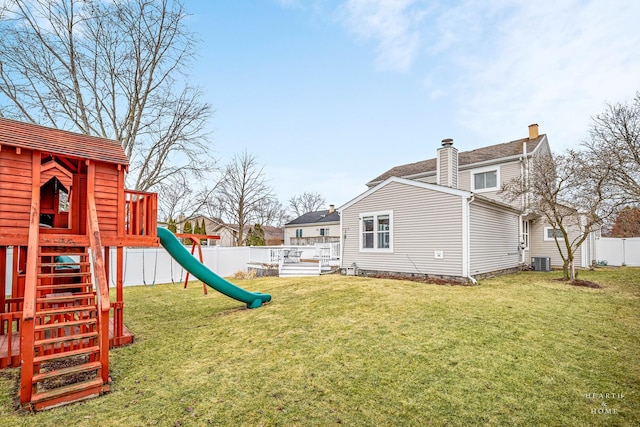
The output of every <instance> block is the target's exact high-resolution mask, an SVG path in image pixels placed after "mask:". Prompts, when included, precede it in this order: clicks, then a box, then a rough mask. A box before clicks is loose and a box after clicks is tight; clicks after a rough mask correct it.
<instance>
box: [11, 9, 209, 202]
mask: <svg viewBox="0 0 640 427" xmlns="http://www.w3.org/2000/svg"><path fill="white" fill-rule="evenodd" d="M1 7H2V11H0V15H2V16H3V17H4V19H2V20H1V21H0V115H1V116H6V117H11V118H15V119H19V120H25V121H29V122H34V123H40V124H44V125H47V126H52V127H55V128H60V129H67V130H72V131H76V132H80V133H84V134H89V135H95V136H100V137H104V138H111V139H116V140H118V141H120V142H121V143H122V146H123V147H124V150H125V152H126V154H127V156H128V157H129V161H130V167H129V173H128V175H127V184H128V185H129V186H133V187H134V188H136V189H138V190H142V191H146V190H150V189H154V188H157V186H158V184H159V183H161V182H163V181H164V180H165V179H167V178H168V177H170V176H174V175H181V176H183V177H184V176H188V175H191V176H201V175H202V173H204V172H206V171H207V170H209V167H210V166H211V165H210V161H209V160H208V159H209V156H208V155H207V154H208V142H207V134H206V132H205V125H206V121H207V120H208V118H209V117H210V115H211V113H212V110H211V107H210V106H209V105H208V104H206V103H204V102H203V101H202V100H201V99H202V93H201V91H200V89H199V88H197V87H193V86H190V85H189V84H187V83H186V80H187V79H186V75H185V71H186V68H187V67H188V66H189V64H190V61H191V60H192V59H193V56H194V52H195V46H196V40H195V38H194V36H193V34H192V33H191V32H190V31H188V29H187V27H186V25H185V19H186V17H187V13H186V11H185V9H184V7H183V5H182V3H181V2H180V1H179V0H175V1H172V0H158V1H148V0H129V1H113V2H112V1H101V0H5V1H4V2H3V5H2V6H1Z"/></svg>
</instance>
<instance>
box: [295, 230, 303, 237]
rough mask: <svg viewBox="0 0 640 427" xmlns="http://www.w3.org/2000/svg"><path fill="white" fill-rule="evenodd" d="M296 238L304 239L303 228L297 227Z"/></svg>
mask: <svg viewBox="0 0 640 427" xmlns="http://www.w3.org/2000/svg"><path fill="white" fill-rule="evenodd" d="M298 232H299V233H298ZM298 234H299V235H298ZM296 239H302V228H296Z"/></svg>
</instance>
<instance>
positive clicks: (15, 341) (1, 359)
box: [0, 319, 134, 369]
mask: <svg viewBox="0 0 640 427" xmlns="http://www.w3.org/2000/svg"><path fill="white" fill-rule="evenodd" d="M133 338H134V337H133V334H132V333H131V331H130V330H129V329H127V327H126V326H123V336H122V337H121V338H120V340H119V341H120V342H119V344H118V345H114V343H113V319H109V348H113V347H119V346H122V345H127V344H131V343H132V342H133ZM9 344H11V362H10V363H9V357H8V355H9ZM19 366H20V334H19V333H15V334H13V336H12V337H11V343H9V339H8V335H0V369H5V368H17V367H19Z"/></svg>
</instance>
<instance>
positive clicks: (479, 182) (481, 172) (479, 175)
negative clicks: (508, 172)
mask: <svg viewBox="0 0 640 427" xmlns="http://www.w3.org/2000/svg"><path fill="white" fill-rule="evenodd" d="M471 181H472V182H471V188H472V191H476V192H482V191H496V190H499V183H500V169H499V168H498V167H495V166H494V167H490V168H482V169H476V170H474V171H472V173H471Z"/></svg>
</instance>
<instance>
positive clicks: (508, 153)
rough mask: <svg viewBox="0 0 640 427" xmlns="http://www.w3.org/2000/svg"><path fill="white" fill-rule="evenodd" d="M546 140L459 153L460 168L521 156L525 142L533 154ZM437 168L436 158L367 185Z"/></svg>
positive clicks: (397, 169)
mask: <svg viewBox="0 0 640 427" xmlns="http://www.w3.org/2000/svg"><path fill="white" fill-rule="evenodd" d="M545 138H546V135H544V134H542V135H539V136H538V137H537V138H534V139H529V138H522V139H517V140H515V141H510V142H505V143H503V144H496V145H490V146H488V147H482V148H478V149H475V150H471V151H463V152H460V153H458V166H459V168H460V169H464V166H469V165H473V164H475V163H482V162H488V161H492V160H499V159H504V158H506V157H512V156H518V155H521V154H522V143H523V142H526V143H527V154H532V153H533V151H535V150H536V148H538V146H539V145H540V143H541V142H542V141H543V140H544V139H545ZM436 167H437V160H436V159H435V158H434V159H428V160H422V161H420V162H415V163H409V164H406V165H401V166H396V167H393V168H391V169H389V170H388V171H386V172H385V173H383V174H382V175H380V176H378V177H376V178H374V179H372V180H371V181H369V182H368V183H367V185H368V186H372V185H375V184H377V183H379V182H382V181H384V180H385V179H387V178H389V177H392V176H397V177H403V178H407V177H411V176H415V175H420V174H426V173H429V172H434V173H435V171H436Z"/></svg>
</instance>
